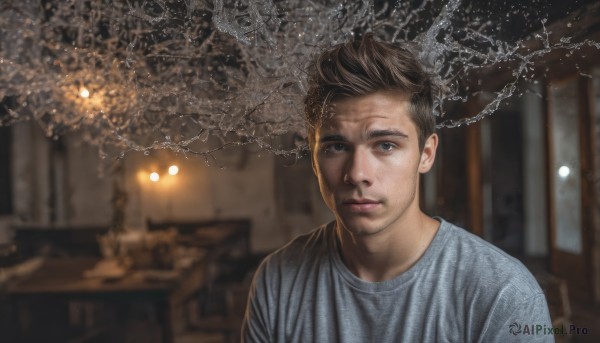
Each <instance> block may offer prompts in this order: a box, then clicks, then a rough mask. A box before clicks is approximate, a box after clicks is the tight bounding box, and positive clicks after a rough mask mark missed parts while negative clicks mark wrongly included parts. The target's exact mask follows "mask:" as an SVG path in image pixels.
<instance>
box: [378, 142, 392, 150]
mask: <svg viewBox="0 0 600 343" xmlns="http://www.w3.org/2000/svg"><path fill="white" fill-rule="evenodd" d="M395 147H396V145H395V144H394V143H390V142H382V143H379V144H377V148H378V149H379V150H381V151H392V150H393V149H394V148H395Z"/></svg>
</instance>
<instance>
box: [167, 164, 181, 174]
mask: <svg viewBox="0 0 600 343" xmlns="http://www.w3.org/2000/svg"><path fill="white" fill-rule="evenodd" d="M177 173H179V167H177V166H176V165H172V166H170V167H169V174H171V175H177Z"/></svg>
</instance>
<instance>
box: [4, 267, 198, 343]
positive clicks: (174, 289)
mask: <svg viewBox="0 0 600 343" xmlns="http://www.w3.org/2000/svg"><path fill="white" fill-rule="evenodd" d="M98 261H99V259H97V258H89V257H79V258H55V259H48V260H46V261H45V263H44V264H43V265H42V267H40V268H39V269H38V270H37V271H35V272H34V273H33V274H32V275H30V276H29V277H28V278H27V279H25V280H21V281H18V282H15V283H13V284H12V285H10V286H9V287H7V289H6V291H7V293H8V295H9V297H10V298H11V299H12V301H13V308H14V314H15V317H14V318H19V317H18V316H19V305H20V304H24V303H26V302H27V301H29V302H31V301H36V300H40V301H42V300H44V301H47V300H48V299H52V300H53V301H57V302H65V303H67V304H68V302H71V301H94V302H95V301H98V302H109V303H116V304H123V303H125V304H126V303H131V302H133V301H144V302H146V301H147V302H148V303H151V304H153V306H155V309H156V314H157V319H158V322H159V324H160V326H161V340H162V342H165V343H170V342H173V340H174V334H175V324H176V309H178V308H179V307H180V306H182V305H183V304H184V302H185V301H186V300H189V299H190V298H191V297H192V296H193V295H194V294H195V293H196V292H198V291H199V290H200V289H201V288H202V287H203V286H204V283H205V279H206V277H205V273H206V269H207V265H206V261H205V260H204V259H202V260H199V261H197V262H196V263H193V264H192V265H191V266H190V267H189V268H187V269H183V270H178V271H177V273H176V276H175V277H174V278H173V279H170V280H168V281H166V280H162V281H156V280H152V281H148V280H147V279H146V278H145V277H144V274H143V272H135V271H133V272H131V273H128V274H127V275H126V276H125V277H123V278H121V279H116V280H110V281H107V280H103V279H100V278H85V277H83V273H84V271H86V270H89V269H91V268H93V266H94V265H95V264H96V263H97V262H98ZM17 321H18V320H17ZM15 324H18V323H15ZM15 330H16V331H19V330H20V329H19V326H18V325H15ZM20 336H21V335H20V333H19V332H17V333H16V340H17V341H18V342H20V341H21V338H20Z"/></svg>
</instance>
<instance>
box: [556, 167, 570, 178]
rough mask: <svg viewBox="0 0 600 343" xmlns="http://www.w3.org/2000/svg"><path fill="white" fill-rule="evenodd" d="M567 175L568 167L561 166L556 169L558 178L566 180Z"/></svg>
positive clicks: (568, 172)
mask: <svg viewBox="0 0 600 343" xmlns="http://www.w3.org/2000/svg"><path fill="white" fill-rule="evenodd" d="M569 174H571V169H569V167H567V166H562V167H560V168H558V176H560V177H561V178H563V179H566V178H567V176H569Z"/></svg>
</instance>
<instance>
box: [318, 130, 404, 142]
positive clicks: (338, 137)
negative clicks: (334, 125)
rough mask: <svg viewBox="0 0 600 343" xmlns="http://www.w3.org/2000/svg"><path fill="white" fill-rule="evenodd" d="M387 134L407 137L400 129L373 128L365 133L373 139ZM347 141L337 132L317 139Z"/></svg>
mask: <svg viewBox="0 0 600 343" xmlns="http://www.w3.org/2000/svg"><path fill="white" fill-rule="evenodd" d="M388 136H395V137H401V138H408V135H407V134H405V133H404V132H401V131H397V130H373V131H369V132H368V133H367V139H374V138H380V137H388ZM347 141H348V139H347V138H346V137H344V136H342V135H338V134H332V135H326V136H323V137H322V138H321V139H320V140H319V142H321V143H326V142H347Z"/></svg>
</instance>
